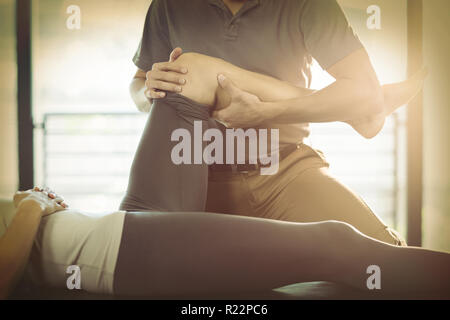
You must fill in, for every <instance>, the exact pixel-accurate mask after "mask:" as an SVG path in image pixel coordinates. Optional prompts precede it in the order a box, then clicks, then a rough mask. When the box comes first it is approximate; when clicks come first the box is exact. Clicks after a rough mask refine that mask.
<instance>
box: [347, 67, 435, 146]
mask: <svg viewBox="0 0 450 320" xmlns="http://www.w3.org/2000/svg"><path fill="white" fill-rule="evenodd" d="M427 75H428V69H427V68H422V69H421V70H420V71H419V72H417V73H416V74H414V75H413V76H412V77H411V78H409V79H408V80H405V81H402V82H398V83H392V84H387V85H384V86H383V87H382V89H383V94H384V105H385V110H384V111H383V112H382V113H380V114H377V115H374V116H370V117H365V118H361V119H354V120H350V121H346V123H348V124H349V125H351V126H352V127H353V129H355V130H356V131H357V132H358V133H359V134H361V135H362V136H363V137H365V138H367V139H371V138H373V137H375V136H376V135H377V134H378V133H379V132H380V131H381V129H383V126H384V123H385V121H386V117H388V116H389V115H391V114H392V113H394V112H395V111H396V110H397V109H398V108H400V107H401V106H404V105H406V104H408V103H409V102H410V101H411V100H412V99H414V98H415V97H416V96H417V94H418V93H419V92H420V91H421V90H422V88H423V83H424V81H425V78H426V77H427Z"/></svg>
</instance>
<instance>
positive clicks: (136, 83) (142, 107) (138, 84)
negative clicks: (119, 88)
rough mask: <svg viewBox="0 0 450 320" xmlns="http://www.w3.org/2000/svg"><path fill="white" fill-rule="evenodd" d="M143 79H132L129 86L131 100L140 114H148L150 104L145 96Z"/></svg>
mask: <svg viewBox="0 0 450 320" xmlns="http://www.w3.org/2000/svg"><path fill="white" fill-rule="evenodd" d="M145 90H146V87H145V79H144V78H134V79H133V80H132V81H131V84H130V93H131V98H132V99H133V101H134V103H135V104H136V107H137V108H138V110H139V111H141V112H150V109H151V102H150V100H149V99H148V98H147V96H146V95H145Z"/></svg>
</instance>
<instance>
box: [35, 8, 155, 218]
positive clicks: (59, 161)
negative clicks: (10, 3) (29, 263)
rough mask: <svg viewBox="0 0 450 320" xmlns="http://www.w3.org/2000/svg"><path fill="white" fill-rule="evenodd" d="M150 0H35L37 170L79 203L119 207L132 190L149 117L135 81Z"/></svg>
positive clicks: (45, 181)
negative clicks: (134, 96)
mask: <svg viewBox="0 0 450 320" xmlns="http://www.w3.org/2000/svg"><path fill="white" fill-rule="evenodd" d="M149 3H150V2H149V1H145V0H134V1H130V0H108V1H89V0H77V1H64V0H40V1H33V66H34V69H33V83H34V88H33V89H34V97H33V98H34V110H33V116H34V122H35V127H36V129H35V132H36V134H35V144H36V146H35V150H36V151H35V152H36V154H35V167H36V170H35V171H36V173H35V175H36V177H35V178H36V183H37V184H40V185H48V186H50V187H51V188H53V189H54V190H56V191H57V192H58V193H60V194H62V195H64V196H65V197H66V200H67V202H68V203H69V204H70V205H71V206H72V207H75V208H78V209H82V210H86V211H92V212H97V211H105V210H116V209H117V208H118V206H119V203H120V200H121V197H122V196H123V194H124V192H125V190H126V186H127V180H128V171H129V169H130V166H131V161H132V159H133V154H134V151H135V149H136V147H137V143H138V141H139V137H140V134H141V132H142V130H143V126H144V123H145V119H146V116H145V115H144V114H139V113H138V112H137V109H136V107H135V106H134V103H133V102H132V100H131V98H130V97H129V93H128V86H129V82H130V80H131V77H132V76H133V75H134V73H135V71H136V67H134V65H133V63H132V62H131V58H132V57H133V54H134V51H135V50H136V47H137V45H138V43H139V40H140V37H141V35H142V27H143V23H144V19H145V15H146V13H147V9H148V6H149ZM74 4H76V6H74ZM77 18H80V20H77ZM79 21H80V24H79V25H78V22H79Z"/></svg>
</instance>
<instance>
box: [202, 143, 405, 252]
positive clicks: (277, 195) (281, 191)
mask: <svg viewBox="0 0 450 320" xmlns="http://www.w3.org/2000/svg"><path fill="white" fill-rule="evenodd" d="M328 168H329V163H328V162H327V160H326V159H325V156H324V155H323V153H322V152H321V151H320V150H316V149H313V148H312V147H310V146H308V145H306V144H300V145H299V146H298V149H297V150H296V151H294V152H293V153H291V154H290V155H289V156H288V157H286V158H285V159H283V160H282V161H281V162H280V166H279V171H278V173H277V174H275V175H272V176H263V175H260V172H259V171H249V172H237V173H232V172H231V171H230V172H218V171H212V170H210V171H209V184H208V197H207V205H206V211H207V212H217V213H225V214H233V215H243V216H251V217H259V218H266V219H275V220H283V221H290V222H304V223H306V222H318V221H326V220H338V221H343V222H347V223H349V224H351V225H353V226H354V227H356V228H357V229H358V230H359V231H361V232H362V233H364V234H366V235H367V236H370V237H372V238H375V239H378V240H380V241H383V242H387V243H390V244H394V245H406V242H405V241H404V240H403V239H402V238H401V236H400V235H399V234H398V233H397V232H396V231H394V230H392V229H391V228H389V227H388V226H386V225H385V224H384V223H383V222H382V221H381V220H380V218H378V217H377V216H376V214H375V213H374V212H372V210H371V209H370V208H369V207H368V206H367V204H366V203H365V202H364V201H363V200H362V199H361V198H360V197H358V196H357V195H356V194H355V193H354V192H352V191H351V190H350V189H349V188H347V187H346V186H345V185H343V184H342V183H340V182H339V181H338V180H337V179H336V178H335V177H333V176H332V175H331V174H330V173H329V170H328Z"/></svg>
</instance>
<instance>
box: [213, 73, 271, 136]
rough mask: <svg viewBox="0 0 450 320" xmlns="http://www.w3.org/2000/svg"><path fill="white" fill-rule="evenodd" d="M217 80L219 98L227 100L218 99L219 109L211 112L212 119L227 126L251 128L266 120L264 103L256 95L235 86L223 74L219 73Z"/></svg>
mask: <svg viewBox="0 0 450 320" xmlns="http://www.w3.org/2000/svg"><path fill="white" fill-rule="evenodd" d="M217 80H218V82H219V85H220V89H221V92H219V100H227V102H221V101H219V105H218V106H217V108H218V109H219V110H217V111H215V112H213V118H214V119H216V120H218V121H219V122H221V123H223V124H224V125H225V126H227V127H229V128H251V127H254V126H256V125H258V124H260V123H261V122H263V121H264V120H267V116H268V112H267V110H265V109H266V107H265V104H264V103H263V102H261V100H260V99H259V98H258V97H257V96H255V95H253V94H251V93H248V92H246V91H244V90H242V89H240V88H238V87H236V86H235V85H234V84H233V82H232V81H231V80H230V79H229V78H227V77H225V76H224V75H221V74H220V75H219V76H218V78H217ZM220 96H222V97H224V98H220ZM223 104H225V105H223Z"/></svg>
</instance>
